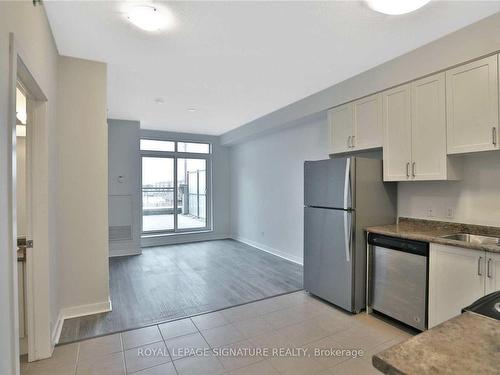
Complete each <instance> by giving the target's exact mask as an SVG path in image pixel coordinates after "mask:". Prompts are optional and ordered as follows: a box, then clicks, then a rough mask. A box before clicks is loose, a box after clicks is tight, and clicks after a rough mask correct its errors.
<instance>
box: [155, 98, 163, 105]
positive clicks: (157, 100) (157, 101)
mask: <svg viewBox="0 0 500 375" xmlns="http://www.w3.org/2000/svg"><path fill="white" fill-rule="evenodd" d="M155 103H156V104H165V100H164V99H163V98H156V99H155Z"/></svg>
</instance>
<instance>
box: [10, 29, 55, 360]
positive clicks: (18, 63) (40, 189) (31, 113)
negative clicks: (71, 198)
mask: <svg viewBox="0 0 500 375" xmlns="http://www.w3.org/2000/svg"><path fill="white" fill-rule="evenodd" d="M9 41H10V45H9V66H10V74H9V113H8V119H9V123H10V127H11V128H10V133H9V134H10V135H11V136H10V137H9V141H8V148H9V153H8V155H9V160H8V166H9V184H8V185H9V191H8V193H9V206H8V220H9V223H10V225H11V230H10V231H9V238H8V241H9V247H10V248H11V249H12V255H13V261H12V262H11V263H12V264H11V266H12V276H13V278H14V280H13V286H14V291H13V294H14V304H13V311H12V312H13V316H14V322H13V325H14V331H15V335H16V337H15V338H14V343H13V344H14V347H15V353H16V356H17V358H16V360H17V362H19V321H18V320H19V319H18V307H17V306H18V305H17V296H18V285H17V257H16V256H15V254H16V250H17V228H16V225H14V223H15V222H16V217H17V214H16V87H17V82H18V81H21V82H22V84H23V86H24V88H25V89H26V90H27V92H28V95H27V108H28V126H27V129H26V130H27V134H26V135H27V138H26V140H27V142H26V150H27V165H26V171H27V187H28V186H29V188H27V191H28V192H29V193H28V194H29V198H28V200H31V204H29V202H27V212H28V218H27V224H28V236H30V237H31V238H29V237H28V238H27V239H28V240H33V241H34V248H33V249H27V252H26V275H27V276H26V278H27V280H26V281H27V282H26V314H27V323H28V324H27V330H28V360H29V361H35V360H38V359H43V358H48V357H50V356H51V355H52V351H53V350H54V342H53V341H52V339H51V311H50V291H49V282H50V280H49V277H50V268H49V264H50V257H49V215H48V212H49V204H48V201H49V194H48V193H49V188H48V183H49V181H48V152H49V149H48V125H49V124H48V118H47V97H46V96H45V94H44V93H43V91H42V90H41V88H40V86H39V85H38V84H37V82H36V80H35V79H34V77H33V76H32V74H31V73H30V71H29V69H28V67H27V66H26V65H25V63H24V62H23V58H22V56H23V55H24V53H23V51H22V48H21V46H20V45H19V43H17V42H16V39H15V36H14V34H13V33H10V35H9ZM35 249H36V250H35ZM18 366H19V365H16V367H17V368H18Z"/></svg>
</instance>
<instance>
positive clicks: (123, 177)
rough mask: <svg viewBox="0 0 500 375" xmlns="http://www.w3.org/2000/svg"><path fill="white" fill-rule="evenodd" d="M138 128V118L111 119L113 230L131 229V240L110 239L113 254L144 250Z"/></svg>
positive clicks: (109, 122) (109, 185)
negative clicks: (131, 119) (132, 119)
mask: <svg viewBox="0 0 500 375" xmlns="http://www.w3.org/2000/svg"><path fill="white" fill-rule="evenodd" d="M139 127H140V123H139V121H127V120H114V119H108V190H109V197H108V198H109V200H108V207H109V227H110V233H122V234H123V235H127V232H128V228H129V229H130V239H117V238H115V239H110V242H109V256H110V257H112V256H121V255H132V254H140V253H141V248H140V243H141V218H140V215H141V202H140V198H141V195H140V190H141V185H140V177H141V176H140V168H141V165H140V157H139V138H140V129H139ZM113 236H114V235H113Z"/></svg>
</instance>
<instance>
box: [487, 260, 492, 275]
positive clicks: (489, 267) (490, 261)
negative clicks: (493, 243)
mask: <svg viewBox="0 0 500 375" xmlns="http://www.w3.org/2000/svg"><path fill="white" fill-rule="evenodd" d="M492 262H493V259H491V258H488V268H487V271H486V275H488V277H489V278H490V279H491V278H492V277H493V275H492V272H491V263H492Z"/></svg>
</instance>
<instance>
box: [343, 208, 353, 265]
mask: <svg viewBox="0 0 500 375" xmlns="http://www.w3.org/2000/svg"><path fill="white" fill-rule="evenodd" d="M350 214H351V213H350V212H349V211H344V235H345V260H346V262H350V261H351V237H352V235H351V234H352V233H351V223H350V220H349V219H350Z"/></svg>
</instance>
